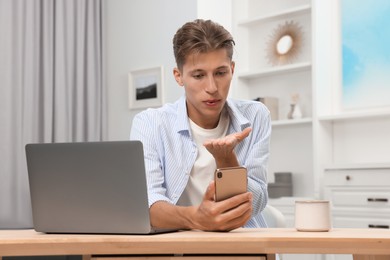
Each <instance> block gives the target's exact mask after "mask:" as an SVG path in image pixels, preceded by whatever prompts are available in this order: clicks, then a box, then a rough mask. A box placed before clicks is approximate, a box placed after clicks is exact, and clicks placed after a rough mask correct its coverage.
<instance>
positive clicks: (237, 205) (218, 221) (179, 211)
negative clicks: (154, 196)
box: [150, 182, 252, 231]
mask: <svg viewBox="0 0 390 260" xmlns="http://www.w3.org/2000/svg"><path fill="white" fill-rule="evenodd" d="M214 193H215V186H214V182H211V183H210V184H209V186H208V187H207V191H206V193H205V195H204V198H203V201H202V203H201V204H200V205H199V206H190V207H181V206H176V205H172V204H170V203H168V202H165V201H157V202H156V203H154V204H153V205H152V206H151V208H150V215H151V224H152V226H153V227H156V228H158V227H161V228H175V229H199V230H205V231H230V230H232V229H235V228H239V227H242V226H243V225H245V223H246V222H247V221H248V220H249V219H250V217H251V214H252V194H251V193H250V192H246V193H243V194H240V195H237V196H234V197H232V198H230V199H227V200H224V201H221V202H216V201H214Z"/></svg>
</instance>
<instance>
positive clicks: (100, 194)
mask: <svg viewBox="0 0 390 260" xmlns="http://www.w3.org/2000/svg"><path fill="white" fill-rule="evenodd" d="M26 156H27V168H28V176H29V183H30V193H31V204H32V213H33V223H34V229H35V230H36V231H38V232H45V233H100V234H101V233H109V234H150V233H160V232H167V231H172V230H154V229H152V228H151V225H150V218H149V206H148V194H147V186H146V177H145V165H144V155H143V147H142V143H141V142H139V141H115V142H84V143H45V144H27V145H26Z"/></svg>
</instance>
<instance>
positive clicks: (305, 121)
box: [271, 118, 313, 126]
mask: <svg viewBox="0 0 390 260" xmlns="http://www.w3.org/2000/svg"><path fill="white" fill-rule="evenodd" d="M312 122H313V120H312V119H311V118H302V119H286V120H275V121H272V122H271V124H272V126H286V125H301V124H311V123H312Z"/></svg>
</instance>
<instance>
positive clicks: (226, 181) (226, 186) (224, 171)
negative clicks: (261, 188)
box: [214, 166, 248, 201]
mask: <svg viewBox="0 0 390 260" xmlns="http://www.w3.org/2000/svg"><path fill="white" fill-rule="evenodd" d="M214 181H215V200H216V201H221V200H225V199H227V198H230V197H233V196H235V195H238V194H241V193H244V192H246V191H247V186H248V178H247V170H246V168H245V167H242V166H239V167H228V168H219V169H216V170H215V173H214Z"/></svg>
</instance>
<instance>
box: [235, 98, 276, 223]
mask: <svg viewBox="0 0 390 260" xmlns="http://www.w3.org/2000/svg"><path fill="white" fill-rule="evenodd" d="M255 108H256V111H255V116H254V117H253V121H252V132H251V135H250V136H249V137H250V138H249V140H246V142H248V143H247V146H246V152H245V153H243V154H245V157H242V158H244V159H243V165H245V167H246V168H247V170H248V191H250V192H252V195H253V212H252V217H254V216H256V215H258V214H259V213H260V212H261V211H262V210H263V209H264V208H265V206H266V205H267V203H268V190H267V168H268V158H269V149H270V138H271V117H270V113H269V111H268V109H267V108H266V107H265V106H262V105H261V106H260V107H259V106H255Z"/></svg>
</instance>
